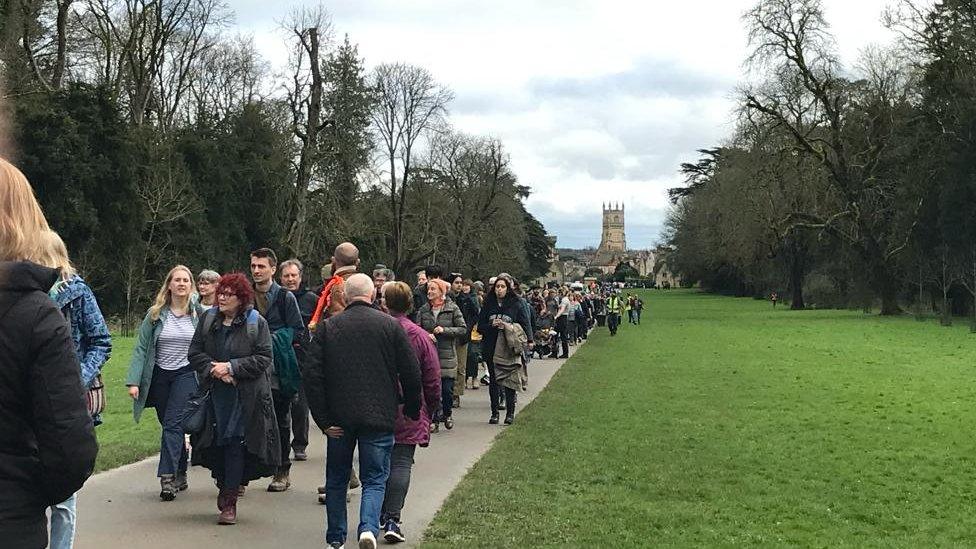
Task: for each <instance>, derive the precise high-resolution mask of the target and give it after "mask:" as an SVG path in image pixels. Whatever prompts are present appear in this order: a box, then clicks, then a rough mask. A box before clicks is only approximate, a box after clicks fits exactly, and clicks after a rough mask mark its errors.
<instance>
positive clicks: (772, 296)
mask: <svg viewBox="0 0 976 549" xmlns="http://www.w3.org/2000/svg"><path fill="white" fill-rule="evenodd" d="M769 300H770V301H772V302H773V308H774V309H775V308H776V302H777V301H779V295H778V294H777V293H776V292H772V293H770V294H769Z"/></svg>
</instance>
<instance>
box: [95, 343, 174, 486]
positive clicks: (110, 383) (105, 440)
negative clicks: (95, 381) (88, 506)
mask: <svg viewBox="0 0 976 549" xmlns="http://www.w3.org/2000/svg"><path fill="white" fill-rule="evenodd" d="M135 341H136V340H135V338H131V337H118V336H113V337H112V358H111V359H109V361H108V362H107V363H106V364H105V367H104V368H102V379H103V380H104V382H105V391H106V407H105V413H103V414H102V421H103V423H102V424H101V425H99V426H98V427H97V428H95V434H97V435H98V446H99V449H98V460H97V461H96V462H95V471H96V472H100V471H105V470H108V469H114V468H116V467H119V466H121V465H125V464H127V463H132V462H134V461H139V460H140V459H142V458H145V457H147V456H151V455H152V454H155V453H157V452H159V434H160V428H159V422H158V421H156V414H155V412H154V410H146V411H145V412H144V413H143V414H142V419H141V420H140V421H139V423H135V422H134V421H133V419H132V399H131V398H129V392H128V388H126V386H125V376H126V373H127V372H128V371H129V360H130V359H131V357H132V349H133V347H135Z"/></svg>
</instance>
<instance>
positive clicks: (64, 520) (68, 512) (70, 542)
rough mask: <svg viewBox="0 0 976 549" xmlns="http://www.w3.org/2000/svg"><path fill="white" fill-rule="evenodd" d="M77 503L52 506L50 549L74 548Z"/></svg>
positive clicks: (70, 501) (73, 499)
mask: <svg viewBox="0 0 976 549" xmlns="http://www.w3.org/2000/svg"><path fill="white" fill-rule="evenodd" d="M408 474H409V473H408ZM77 502H78V494H73V495H72V496H71V497H70V498H68V499H66V500H64V501H62V502H61V503H59V504H57V505H52V506H51V544H50V545H49V546H48V547H50V549H71V548H72V547H74V544H75V520H76V519H77V513H76V511H75V509H76V506H77ZM401 506H402V505H401Z"/></svg>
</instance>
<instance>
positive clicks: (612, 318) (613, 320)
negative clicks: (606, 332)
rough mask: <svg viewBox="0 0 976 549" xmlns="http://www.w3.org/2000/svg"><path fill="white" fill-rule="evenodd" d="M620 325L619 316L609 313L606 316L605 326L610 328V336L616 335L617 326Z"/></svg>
mask: <svg viewBox="0 0 976 549" xmlns="http://www.w3.org/2000/svg"><path fill="white" fill-rule="evenodd" d="M619 325H620V314H619V313H610V314H608V315H607V326H608V327H609V328H610V335H616V334H617V326H619Z"/></svg>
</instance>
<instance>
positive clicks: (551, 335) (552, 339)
mask: <svg viewBox="0 0 976 549" xmlns="http://www.w3.org/2000/svg"><path fill="white" fill-rule="evenodd" d="M533 339H534V341H535V347H533V348H532V354H537V355H539V358H545V357H547V356H549V355H551V354H554V351H555V350H556V349H557V348H558V347H557V345H558V344H559V340H558V337H557V334H556V331H555V330H552V329H548V328H543V329H542V330H539V331H537V332H536V333H535V336H534V338H533ZM530 356H531V355H530Z"/></svg>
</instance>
